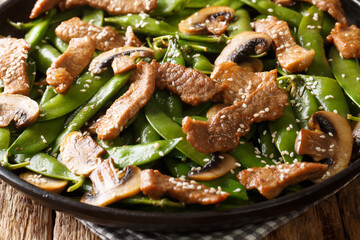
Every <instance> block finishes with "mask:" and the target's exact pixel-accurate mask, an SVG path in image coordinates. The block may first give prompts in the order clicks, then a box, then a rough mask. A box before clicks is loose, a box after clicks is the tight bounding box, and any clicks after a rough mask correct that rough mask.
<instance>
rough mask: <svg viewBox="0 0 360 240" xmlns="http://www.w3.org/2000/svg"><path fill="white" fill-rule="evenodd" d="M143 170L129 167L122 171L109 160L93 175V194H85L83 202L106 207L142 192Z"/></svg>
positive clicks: (91, 177)
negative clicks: (141, 177)
mask: <svg viewBox="0 0 360 240" xmlns="http://www.w3.org/2000/svg"><path fill="white" fill-rule="evenodd" d="M140 175H141V169H140V168H138V167H135V166H127V167H125V168H124V169H123V170H122V171H120V170H119V169H117V168H115V167H114V160H113V159H111V158H110V159H107V160H105V161H104V162H103V163H102V164H101V165H100V166H99V167H97V168H96V169H95V171H94V172H92V173H91V175H90V179H91V181H92V184H93V185H92V187H93V192H92V193H90V192H88V193H85V195H84V196H83V197H82V198H81V200H80V201H81V202H83V203H87V204H91V205H95V206H100V207H104V206H107V205H109V204H111V203H114V202H117V201H119V200H121V199H124V198H128V197H131V196H134V195H136V194H138V193H139V192H140Z"/></svg>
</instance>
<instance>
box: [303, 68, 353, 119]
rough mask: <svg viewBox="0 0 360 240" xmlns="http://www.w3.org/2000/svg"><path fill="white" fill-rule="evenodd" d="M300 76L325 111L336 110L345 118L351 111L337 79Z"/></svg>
mask: <svg viewBox="0 0 360 240" xmlns="http://www.w3.org/2000/svg"><path fill="white" fill-rule="evenodd" d="M298 76H299V78H301V79H302V80H303V81H304V82H305V83H306V85H307V86H308V88H309V89H311V93H312V94H313V95H314V96H315V97H316V99H317V100H318V101H319V103H320V105H321V106H322V107H323V108H324V110H325V111H329V112H336V113H338V114H340V115H341V116H343V117H344V118H346V116H347V114H349V113H350V110H349V106H348V104H347V102H346V98H345V95H344V93H343V91H342V90H341V87H340V85H339V84H338V82H337V81H336V80H335V79H332V78H327V77H319V76H307V75H298ZM353 88H354V87H353Z"/></svg>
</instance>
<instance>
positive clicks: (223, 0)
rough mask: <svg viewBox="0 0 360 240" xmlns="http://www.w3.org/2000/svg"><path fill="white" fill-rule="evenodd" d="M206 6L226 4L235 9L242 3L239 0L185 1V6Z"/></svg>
mask: <svg viewBox="0 0 360 240" xmlns="http://www.w3.org/2000/svg"><path fill="white" fill-rule="evenodd" d="M207 6H228V7H231V8H232V9H234V10H236V9H238V8H240V7H242V6H243V3H242V2H240V1H232V0H210V1H204V0H190V1H188V2H187V3H186V7H187V8H204V7H207Z"/></svg>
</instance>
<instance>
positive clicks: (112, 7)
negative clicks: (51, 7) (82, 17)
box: [63, 0, 157, 15]
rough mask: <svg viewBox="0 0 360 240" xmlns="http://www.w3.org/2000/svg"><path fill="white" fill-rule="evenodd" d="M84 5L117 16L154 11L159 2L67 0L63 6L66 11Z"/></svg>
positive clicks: (149, 0) (145, 0)
mask: <svg viewBox="0 0 360 240" xmlns="http://www.w3.org/2000/svg"><path fill="white" fill-rule="evenodd" d="M83 5H90V6H91V7H93V8H100V9H103V10H106V11H107V12H109V13H111V14H116V15H122V14H128V13H135V14H138V13H147V12H150V11H152V10H154V9H155V8H156V7H157V0H133V1H129V0H117V1H114V0H65V3H64V4H63V6H64V8H65V9H69V8H71V7H76V6H83Z"/></svg>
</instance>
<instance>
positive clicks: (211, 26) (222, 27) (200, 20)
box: [179, 6, 235, 35]
mask: <svg viewBox="0 0 360 240" xmlns="http://www.w3.org/2000/svg"><path fill="white" fill-rule="evenodd" d="M234 15H235V12H234V10H233V9H232V8H230V7H225V6H211V7H206V8H202V9H200V10H199V11H197V12H196V13H194V14H193V15H191V16H190V17H188V18H187V19H185V20H183V21H181V22H180V23H179V30H180V31H181V32H182V33H186V34H206V33H212V34H215V35H221V34H223V33H224V32H225V31H226V29H227V27H228V26H229V23H230V21H231V20H232V19H233V18H234Z"/></svg>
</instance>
